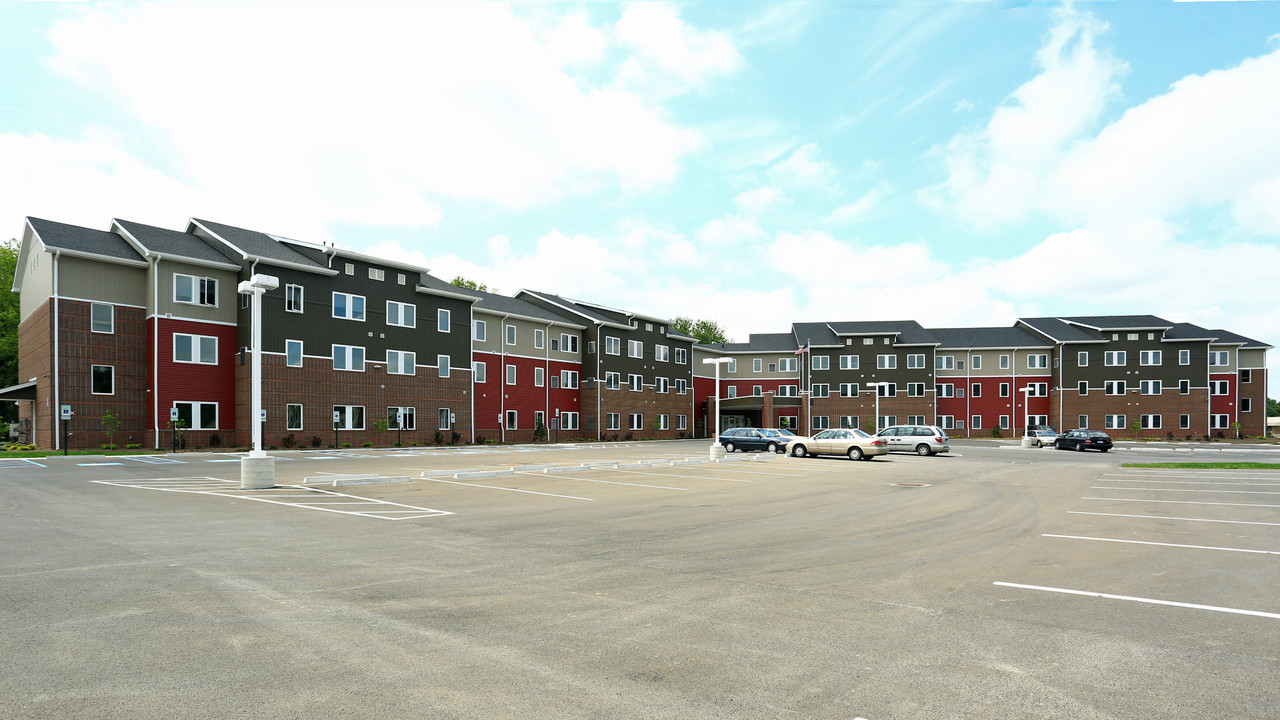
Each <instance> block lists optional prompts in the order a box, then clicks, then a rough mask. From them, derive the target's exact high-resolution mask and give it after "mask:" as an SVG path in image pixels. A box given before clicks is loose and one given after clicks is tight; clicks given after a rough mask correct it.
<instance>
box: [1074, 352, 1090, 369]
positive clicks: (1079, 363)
mask: <svg viewBox="0 0 1280 720" xmlns="http://www.w3.org/2000/svg"><path fill="white" fill-rule="evenodd" d="M1076 367H1089V353H1087V352H1084V351H1081V352H1078V353H1076Z"/></svg>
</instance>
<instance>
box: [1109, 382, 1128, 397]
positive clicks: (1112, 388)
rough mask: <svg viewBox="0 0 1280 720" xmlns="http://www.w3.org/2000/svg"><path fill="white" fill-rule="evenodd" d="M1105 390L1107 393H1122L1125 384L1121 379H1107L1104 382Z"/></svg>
mask: <svg viewBox="0 0 1280 720" xmlns="http://www.w3.org/2000/svg"><path fill="white" fill-rule="evenodd" d="M1106 391H1107V394H1108V395H1123V394H1124V393H1125V386H1124V381H1123V380H1108V381H1107V382H1106Z"/></svg>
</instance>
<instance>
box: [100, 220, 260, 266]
mask: <svg viewBox="0 0 1280 720" xmlns="http://www.w3.org/2000/svg"><path fill="white" fill-rule="evenodd" d="M112 229H113V230H115V232H116V233H118V234H119V235H120V236H122V237H123V238H124V239H125V240H126V241H128V242H129V244H130V245H132V246H133V247H134V249H136V250H137V251H138V252H140V253H142V255H144V256H147V257H150V256H155V255H159V256H162V257H166V258H180V259H183V260H187V261H190V262H193V263H195V264H197V265H211V266H214V267H221V268H226V269H228V270H239V269H240V264H239V263H238V262H235V261H234V260H232V259H231V258H230V257H228V256H227V255H225V254H223V253H222V252H221V251H220V250H218V249H217V248H215V247H213V246H212V245H210V244H209V243H207V242H205V241H204V240H201V239H200V238H198V237H196V236H195V235H192V234H191V233H184V232H178V231H177V230H169V229H167V228H158V227H153V226H151V225H143V224H142V223H136V222H131V221H129V220H120V219H116V220H114V221H113V222H112Z"/></svg>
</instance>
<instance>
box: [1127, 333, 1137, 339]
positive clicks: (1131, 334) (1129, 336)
mask: <svg viewBox="0 0 1280 720" xmlns="http://www.w3.org/2000/svg"><path fill="white" fill-rule="evenodd" d="M1138 338H1139V335H1138V333H1127V334H1126V335H1125V339H1126V340H1137V339H1138Z"/></svg>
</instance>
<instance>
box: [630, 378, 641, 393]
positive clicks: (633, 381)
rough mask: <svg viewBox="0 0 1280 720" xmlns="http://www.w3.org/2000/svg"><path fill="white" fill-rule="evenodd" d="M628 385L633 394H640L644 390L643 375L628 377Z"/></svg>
mask: <svg viewBox="0 0 1280 720" xmlns="http://www.w3.org/2000/svg"><path fill="white" fill-rule="evenodd" d="M627 384H628V386H630V388H631V392H640V391H642V390H644V377H643V376H641V375H628V376H627Z"/></svg>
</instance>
